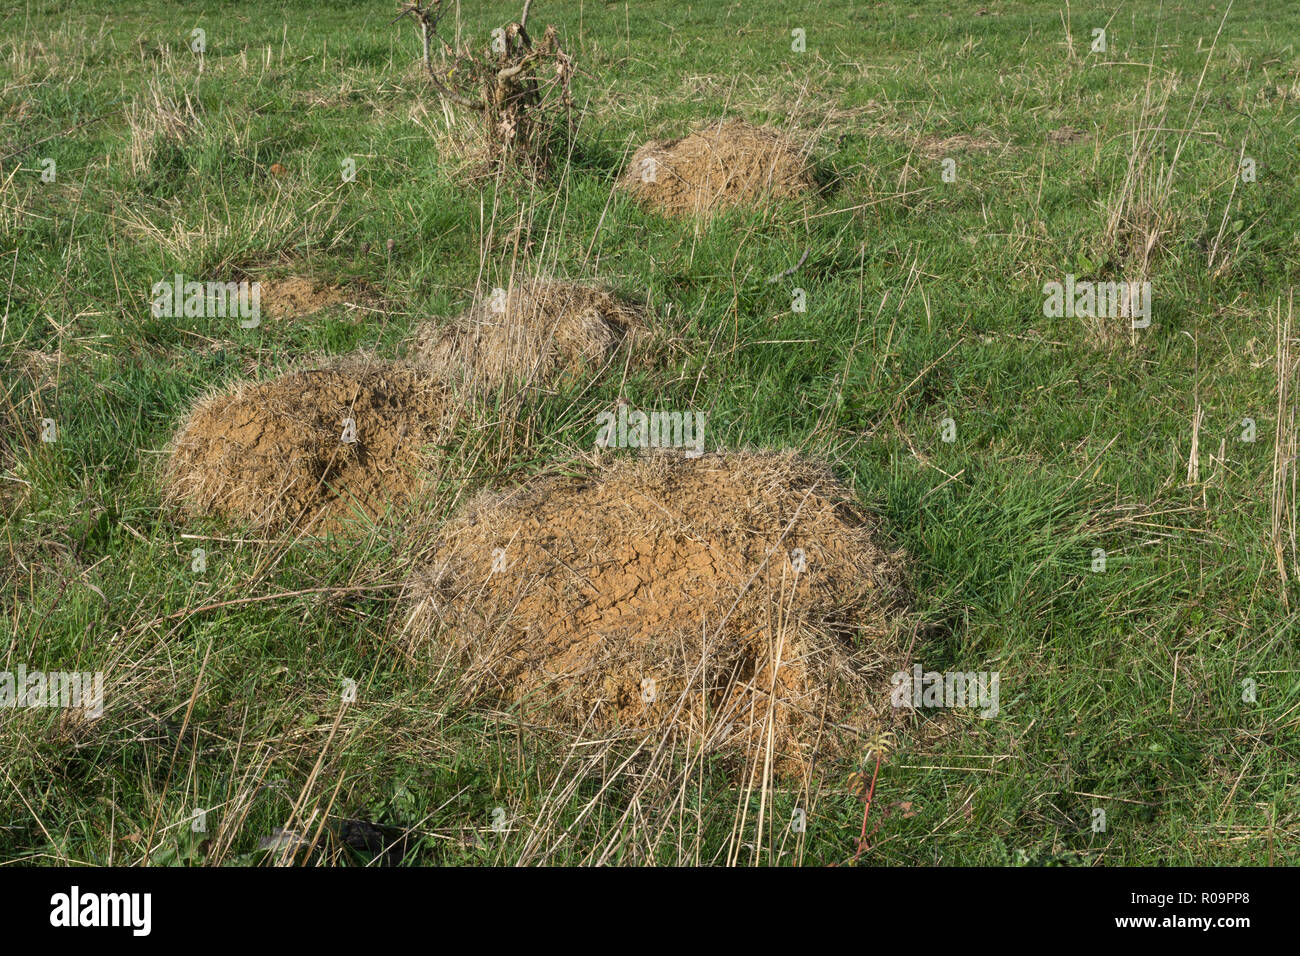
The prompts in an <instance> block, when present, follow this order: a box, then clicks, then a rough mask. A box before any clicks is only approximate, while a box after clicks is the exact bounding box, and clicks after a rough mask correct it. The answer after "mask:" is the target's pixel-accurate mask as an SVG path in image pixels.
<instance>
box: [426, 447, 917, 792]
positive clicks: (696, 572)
mask: <svg viewBox="0 0 1300 956" xmlns="http://www.w3.org/2000/svg"><path fill="white" fill-rule="evenodd" d="M603 462H604V463H601V462H600V461H597V462H596V463H594V464H593V465H592V469H591V473H590V474H589V475H587V476H585V477H567V476H566V477H553V478H545V479H541V480H539V481H538V482H535V483H534V484H532V485H529V486H525V487H524V488H523V489H521V490H519V491H515V492H511V493H508V494H504V495H500V494H498V495H495V496H483V497H480V498H479V499H476V500H475V501H473V502H471V503H470V505H469V506H468V507H467V508H466V509H465V510H464V511H463V512H462V513H461V514H460V515H458V516H457V517H455V518H453V519H452V520H451V521H450V522H449V523H448V524H446V525H445V526H444V527H443V528H442V529H441V531H440V533H439V537H438V539H437V541H436V542H435V544H434V548H433V550H432V551H430V552H429V554H430V555H431V557H430V559H429V560H428V561H427V563H426V564H425V565H424V566H423V567H418V568H417V570H416V571H415V573H414V575H413V577H412V579H411V581H410V582H409V584H408V596H407V601H408V616H407V618H406V621H405V624H404V634H405V639H406V642H407V643H408V646H409V647H410V648H411V649H412V650H418V649H419V648H420V647H421V646H424V645H426V644H427V643H428V642H432V641H437V642H442V643H443V644H445V645H446V646H449V647H451V648H452V649H453V650H454V651H455V652H457V653H458V654H459V656H460V658H461V659H462V661H463V663H464V665H465V668H466V675H467V677H468V679H469V681H470V686H471V687H472V688H473V689H474V690H475V691H477V692H481V693H486V694H488V695H491V696H493V697H496V698H498V699H504V700H505V701H506V702H508V703H511V704H517V705H520V706H521V708H522V709H524V710H526V711H531V710H532V708H533V707H534V706H535V705H539V704H541V705H543V707H544V709H543V710H542V711H541V717H542V719H543V720H550V721H552V722H553V723H554V724H556V725H559V726H568V727H570V728H571V729H574V730H577V729H578V728H585V731H584V732H585V733H587V734H602V733H606V732H608V731H611V730H613V729H615V728H619V729H622V730H629V729H631V730H637V731H645V732H650V733H684V734H686V735H687V736H686V738H685V739H687V740H688V741H690V742H691V745H692V746H700V745H703V746H704V747H705V748H707V749H710V750H718V751H721V752H730V753H732V754H737V753H739V754H743V755H744V756H745V757H746V758H747V759H749V760H751V761H754V760H757V761H758V763H759V764H761V763H762V760H761V754H762V752H763V751H764V749H765V747H766V746H767V740H768V732H769V730H770V732H771V741H772V744H773V746H774V753H775V760H776V766H777V767H778V768H784V771H796V772H797V771H799V770H801V769H802V768H804V767H806V766H807V765H808V761H809V760H811V758H812V756H813V754H814V751H815V752H818V753H823V754H825V753H830V752H838V751H839V750H840V748H841V745H842V744H843V743H846V742H848V741H850V740H851V739H852V738H854V737H856V736H860V735H866V734H871V733H874V732H877V731H879V729H880V728H881V727H882V726H884V725H885V724H886V723H888V722H892V716H891V708H890V706H889V693H888V677H887V675H888V673H889V672H890V670H891V668H889V667H887V666H886V663H887V662H888V661H897V659H898V658H899V657H900V653H901V652H900V649H899V646H898V643H897V642H898V637H897V634H898V631H899V629H898V628H897V627H896V626H895V624H896V620H897V618H898V617H899V616H900V615H901V614H902V613H903V611H902V608H901V594H902V584H901V575H900V572H899V570H898V562H899V555H898V554H897V553H894V552H891V551H889V550H887V549H886V548H885V547H884V546H882V545H881V544H880V543H879V541H878V539H877V531H876V528H875V525H874V523H873V522H872V521H871V520H869V519H868V518H867V517H866V516H865V515H864V514H862V513H861V512H859V511H858V510H857V509H856V508H855V507H854V505H853V504H852V501H851V495H850V493H849V492H848V490H847V489H846V488H845V487H844V486H843V485H841V484H840V483H839V482H838V481H836V480H835V478H834V477H833V476H832V475H831V474H830V472H829V470H828V469H827V468H826V467H825V466H823V465H819V464H816V463H812V462H809V461H806V460H804V459H802V458H799V457H797V456H795V455H793V454H790V453H760V452H740V453H726V454H709V455H704V456H701V457H695V458H692V457H687V456H683V455H671V454H656V455H650V456H647V457H643V458H636V459H634V458H627V457H615V458H612V459H609V458H606V459H603Z"/></svg>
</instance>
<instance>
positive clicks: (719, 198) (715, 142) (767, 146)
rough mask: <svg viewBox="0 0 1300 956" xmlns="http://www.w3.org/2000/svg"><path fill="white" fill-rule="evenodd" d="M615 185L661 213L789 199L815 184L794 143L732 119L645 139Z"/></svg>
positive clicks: (704, 213)
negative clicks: (662, 137)
mask: <svg viewBox="0 0 1300 956" xmlns="http://www.w3.org/2000/svg"><path fill="white" fill-rule="evenodd" d="M619 186H620V187H621V188H622V189H624V190H626V191H627V192H629V193H631V194H632V195H633V196H635V197H636V198H637V199H639V200H641V201H642V202H643V203H645V204H646V205H648V206H650V207H651V208H654V209H657V210H659V211H661V212H664V213H668V214H670V215H696V216H707V215H708V214H710V213H712V212H715V211H717V210H719V209H723V208H725V207H727V206H734V205H739V204H745V203H757V202H759V201H761V200H765V199H792V198H795V197H797V196H802V195H805V194H807V193H810V192H812V190H813V189H814V187H815V184H814V182H813V178H812V175H811V173H810V171H809V168H808V163H807V159H806V157H805V155H804V152H803V150H801V149H800V148H799V147H798V145H796V144H795V143H793V142H791V141H790V140H789V139H787V138H786V137H784V136H782V135H781V134H780V133H778V132H776V131H775V130H773V129H770V128H768V127H766V126H751V125H750V124H748V123H741V122H735V121H733V122H727V123H722V124H720V125H715V126H710V127H708V128H706V129H703V130H700V131H699V132H697V133H691V134H690V135H689V136H685V137H683V138H681V139H675V140H669V141H651V142H649V143H646V144H645V145H644V146H642V147H641V148H640V149H638V150H637V151H636V153H635V154H633V156H632V161H631V162H630V163H628V166H627V169H626V170H624V172H623V175H622V177H621V178H620V179H619Z"/></svg>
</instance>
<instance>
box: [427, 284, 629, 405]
mask: <svg viewBox="0 0 1300 956" xmlns="http://www.w3.org/2000/svg"><path fill="white" fill-rule="evenodd" d="M643 328H644V320H643V316H642V310H641V309H640V308H638V307H636V306H633V305H630V304H628V303H627V302H624V301H622V300H620V299H618V298H616V297H615V296H613V295H610V294H609V293H608V292H605V291H603V290H601V289H594V288H590V287H587V286H583V285H577V284H574V283H571V282H559V281H556V280H552V279H538V278H526V277H521V278H517V279H516V280H514V282H512V283H511V287H510V288H509V289H508V290H506V289H496V290H493V292H492V293H491V294H489V295H488V296H487V298H485V299H482V300H480V301H478V302H476V303H475V304H474V305H473V306H471V307H470V308H469V309H468V310H467V311H465V312H464V313H462V314H461V315H460V316H459V317H457V318H456V319H455V320H454V321H453V322H452V323H451V325H450V326H449V327H445V326H441V325H439V324H435V323H428V324H425V325H423V326H421V327H419V328H418V329H417V330H416V332H415V334H414V336H413V338H412V342H411V348H410V355H411V357H412V358H413V359H415V360H417V361H419V362H421V363H424V364H425V365H427V366H428V367H429V368H430V370H431V372H432V374H434V375H436V376H437V377H439V378H441V379H443V380H445V381H447V382H453V383H458V384H463V385H466V386H469V387H470V388H473V389H488V390H491V389H495V388H498V387H500V386H501V385H503V384H505V383H507V382H528V383H530V384H535V385H543V386H545V385H549V384H552V383H553V382H555V381H557V380H559V379H562V378H564V377H565V376H566V375H569V374H572V373H574V372H576V371H578V370H579V369H581V368H582V367H584V366H586V367H595V368H600V367H601V366H603V365H604V364H606V363H608V362H609V361H610V360H611V358H612V357H613V355H614V353H615V351H616V350H617V349H618V347H619V345H620V344H621V343H622V342H623V341H624V340H625V339H626V338H628V337H629V336H632V335H635V334H636V333H637V332H638V331H639V330H641V329H643Z"/></svg>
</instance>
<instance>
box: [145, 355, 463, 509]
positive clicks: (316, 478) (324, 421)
mask: <svg viewBox="0 0 1300 956" xmlns="http://www.w3.org/2000/svg"><path fill="white" fill-rule="evenodd" d="M445 413H446V400H445V395H444V390H443V388H442V387H441V386H440V385H438V384H437V383H435V382H433V381H431V380H430V379H429V377H428V376H427V375H426V374H424V372H423V371H422V370H420V369H418V368H416V367H414V366H410V365H407V364H404V363H392V362H384V361H379V360H376V359H373V358H368V357H365V356H353V357H349V358H347V359H344V360H341V361H337V362H334V363H331V364H326V365H323V366H320V367H314V368H307V369H300V370H296V371H291V372H288V373H285V374H283V375H281V376H279V377H278V378H273V379H270V380H267V381H261V382H244V383H240V384H238V385H236V386H234V387H233V388H230V389H227V390H225V391H221V392H218V393H216V394H213V395H209V396H207V397H205V398H203V399H201V400H200V401H199V402H198V403H197V404H196V405H195V406H194V408H193V409H192V410H191V412H190V413H189V415H188V416H187V417H186V419H185V421H184V423H183V424H182V425H181V427H180V429H179V431H178V432H177V433H176V436H175V437H174V439H173V441H172V445H171V448H170V450H169V452H170V454H169V458H168V462H167V468H166V474H165V478H164V485H165V489H166V497H167V498H168V500H169V501H171V502H173V503H175V504H179V505H181V506H182V507H184V508H185V509H187V510H189V511H191V512H203V513H215V514H221V515H225V516H226V517H229V518H232V519H234V520H238V521H245V522H248V523H250V524H252V525H255V526H261V527H269V526H284V525H299V526H301V527H302V528H303V529H304V530H313V531H323V530H336V529H339V528H341V527H342V526H343V524H344V523H345V522H346V521H347V520H349V519H352V518H357V517H365V518H371V519H373V518H377V517H378V516H380V515H382V514H383V513H384V511H385V510H386V509H387V508H388V507H389V506H391V505H394V504H400V503H402V502H404V501H407V500H410V499H411V498H413V497H414V496H416V495H418V494H419V493H420V492H421V490H422V489H423V487H424V484H425V480H424V468H423V467H422V466H423V465H424V464H425V458H426V446H427V444H428V443H429V442H431V441H434V440H436V439H437V437H438V436H439V435H440V434H441V431H442V428H443V427H444V425H445ZM349 422H351V428H349V424H348V423H349Z"/></svg>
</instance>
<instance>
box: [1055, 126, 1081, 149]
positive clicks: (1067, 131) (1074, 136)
mask: <svg viewBox="0 0 1300 956" xmlns="http://www.w3.org/2000/svg"><path fill="white" fill-rule="evenodd" d="M1087 139H1088V134H1087V133H1086V132H1084V131H1083V130H1081V129H1079V128H1078V127H1076V126H1060V127H1057V128H1056V129H1052V130H1048V131H1047V141H1048V142H1049V143H1057V144H1058V145H1062V146H1074V145H1076V144H1078V143H1082V142H1086V141H1087Z"/></svg>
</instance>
